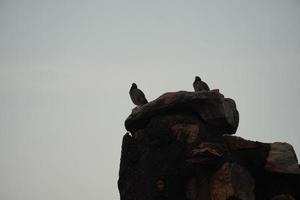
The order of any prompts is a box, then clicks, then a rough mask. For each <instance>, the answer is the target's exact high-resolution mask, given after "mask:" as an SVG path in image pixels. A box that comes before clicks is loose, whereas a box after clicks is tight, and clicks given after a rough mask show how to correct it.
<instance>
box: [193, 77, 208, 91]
mask: <svg viewBox="0 0 300 200" xmlns="http://www.w3.org/2000/svg"><path fill="white" fill-rule="evenodd" d="M193 86H194V90H195V92H200V91H203V90H205V91H209V87H208V85H207V84H206V83H205V82H204V81H202V80H201V78H200V77H199V76H196V77H195V81H194V83H193Z"/></svg>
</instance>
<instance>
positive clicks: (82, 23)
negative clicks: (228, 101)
mask: <svg viewBox="0 0 300 200" xmlns="http://www.w3.org/2000/svg"><path fill="white" fill-rule="evenodd" d="M299 36H300V1H299V0H252V1H246V0H231V1H222V0H219V1H213V0H209V1H186V0H185V1H174V0H165V1H161V0H160V1H154V0H151V1H140V0H139V1H138V0H136V1H91V0H87V1H75V0H72V1H71V0H70V1H67V0H44V1H39V0H36V1H30V0H28V1H15V0H0V109H1V112H0V199H1V200H67V199H72V200H99V199H108V200H116V199H119V194H118V190H117V179H118V168H119V159H120V150H121V149H120V147H121V140H122V136H123V134H124V133H125V128H124V125H123V122H124V120H125V119H126V117H127V116H128V115H129V114H130V112H131V108H132V107H133V104H132V103H131V101H130V98H129V96H128V90H129V87H130V85H131V83H132V82H133V81H134V82H136V83H137V84H138V85H139V86H140V88H141V89H143V90H144V92H145V94H146V96H147V98H148V100H152V99H155V98H156V97H158V96H159V95H161V94H162V93H164V92H167V91H177V90H192V82H193V79H194V76H195V75H199V76H201V77H202V78H203V79H204V80H205V81H206V82H207V83H208V84H209V85H210V86H211V88H220V90H221V92H222V93H223V94H224V95H225V96H227V97H231V98H233V99H235V100H236V103H237V107H238V109H239V111H240V119H241V120H240V126H239V129H238V131H237V135H239V136H242V137H244V138H247V139H251V140H259V141H262V142H274V141H285V142H289V143H291V144H292V145H294V147H295V150H296V151H297V153H298V155H299V153H300V145H299V143H300V135H299V124H298V123H299V116H300V107H299V105H298V104H299V102H300V84H299V81H298V79H299V76H300V37H299Z"/></svg>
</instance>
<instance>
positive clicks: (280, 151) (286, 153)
mask: <svg viewBox="0 0 300 200" xmlns="http://www.w3.org/2000/svg"><path fill="white" fill-rule="evenodd" d="M265 168H266V169H267V170H268V171H271V172H277V173H285V174H300V169H299V166H298V160H297V157H296V154H295V151H294V149H293V147H292V146H291V145H290V144H288V143H281V142H275V143H272V144H271V149H270V151H269V155H268V158H267V163H266V166H265Z"/></svg>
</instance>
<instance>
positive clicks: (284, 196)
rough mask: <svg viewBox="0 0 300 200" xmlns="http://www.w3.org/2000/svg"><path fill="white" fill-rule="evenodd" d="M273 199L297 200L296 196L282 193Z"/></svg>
mask: <svg viewBox="0 0 300 200" xmlns="http://www.w3.org/2000/svg"><path fill="white" fill-rule="evenodd" d="M271 200H295V198H294V197H292V196H291V195H289V194H282V195H278V196H276V197H273V198H272V199H271Z"/></svg>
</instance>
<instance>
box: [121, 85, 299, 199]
mask: <svg viewBox="0 0 300 200" xmlns="http://www.w3.org/2000/svg"><path fill="white" fill-rule="evenodd" d="M238 123H239V113H238V110H237V108H236V104H235V102H234V100H232V99H229V98H225V97H224V96H223V95H222V94H221V93H219V91H218V90H212V91H208V92H206V91H203V92H186V91H179V92H172V93H166V94H164V95H162V96H160V97H159V98H157V99H156V100H154V101H151V102H149V103H147V104H145V105H143V106H141V107H136V108H134V109H133V111H132V113H131V114H130V116H129V117H128V118H127V119H126V121H125V127H126V129H127V130H128V131H129V133H126V134H125V136H124V137H123V144H122V155H121V163H120V173H119V181H118V186H119V191H120V196H121V200H158V199H166V200H167V199H172V200H200V199H201V200H209V199H213V200H223V199H224V200H226V199H243V200H252V199H263V200H266V199H276V198H277V199H278V198H281V199H282V198H286V199H289V198H294V199H298V198H300V194H299V189H300V188H299V185H300V178H299V177H300V171H299V166H298V161H297V157H296V155H295V152H294V150H293V148H292V146H291V145H289V144H287V143H272V144H268V143H261V142H254V141H249V140H245V139H243V138H240V137H236V136H233V134H235V132H236V131H237V127H238Z"/></svg>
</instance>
